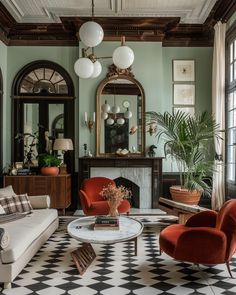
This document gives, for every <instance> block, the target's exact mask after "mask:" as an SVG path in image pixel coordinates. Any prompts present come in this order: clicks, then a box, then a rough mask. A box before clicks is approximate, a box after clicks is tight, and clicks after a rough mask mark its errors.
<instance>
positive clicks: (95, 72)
mask: <svg viewBox="0 0 236 295" xmlns="http://www.w3.org/2000/svg"><path fill="white" fill-rule="evenodd" d="M101 71H102V65H101V63H100V62H99V61H98V60H96V61H95V63H94V64H93V73H92V75H91V76H90V78H97V77H98V76H99V75H100V74H101Z"/></svg>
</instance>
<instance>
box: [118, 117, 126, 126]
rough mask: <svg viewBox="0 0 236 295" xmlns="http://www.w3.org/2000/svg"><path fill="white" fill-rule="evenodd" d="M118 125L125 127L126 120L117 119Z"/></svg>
mask: <svg viewBox="0 0 236 295" xmlns="http://www.w3.org/2000/svg"><path fill="white" fill-rule="evenodd" d="M116 122H117V124H119V125H123V124H124V123H125V119H123V118H119V119H117V121H116Z"/></svg>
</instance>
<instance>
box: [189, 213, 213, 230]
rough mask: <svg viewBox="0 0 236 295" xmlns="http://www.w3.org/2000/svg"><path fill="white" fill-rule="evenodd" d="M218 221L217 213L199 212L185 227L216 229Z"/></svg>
mask: <svg viewBox="0 0 236 295" xmlns="http://www.w3.org/2000/svg"><path fill="white" fill-rule="evenodd" d="M216 219H217V212H216V211H211V210H207V211H203V212H199V213H197V214H195V215H193V216H191V217H190V218H189V219H188V220H187V222H186V224H185V225H186V226H190V227H199V226H208V227H215V226H216Z"/></svg>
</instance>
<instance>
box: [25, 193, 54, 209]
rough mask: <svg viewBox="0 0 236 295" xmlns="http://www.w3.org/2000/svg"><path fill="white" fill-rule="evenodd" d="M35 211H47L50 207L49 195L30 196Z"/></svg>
mask: <svg viewBox="0 0 236 295" xmlns="http://www.w3.org/2000/svg"><path fill="white" fill-rule="evenodd" d="M28 198H29V201H30V204H31V206H32V207H33V209H46V208H49V207H50V197H49V196H48V195H41V196H28Z"/></svg>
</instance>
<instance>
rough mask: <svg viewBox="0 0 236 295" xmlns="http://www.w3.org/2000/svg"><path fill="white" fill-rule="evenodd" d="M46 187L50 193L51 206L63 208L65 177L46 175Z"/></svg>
mask: <svg viewBox="0 0 236 295" xmlns="http://www.w3.org/2000/svg"><path fill="white" fill-rule="evenodd" d="M47 179H48V187H49V191H50V195H51V207H53V208H58V209H60V208H65V199H66V177H65V176H62V177H61V176H57V177H48V178H47Z"/></svg>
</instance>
